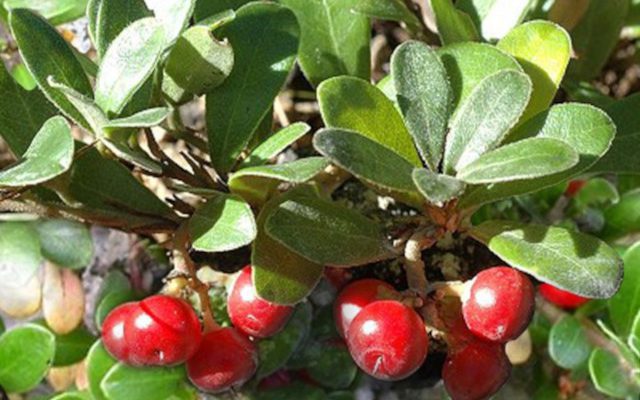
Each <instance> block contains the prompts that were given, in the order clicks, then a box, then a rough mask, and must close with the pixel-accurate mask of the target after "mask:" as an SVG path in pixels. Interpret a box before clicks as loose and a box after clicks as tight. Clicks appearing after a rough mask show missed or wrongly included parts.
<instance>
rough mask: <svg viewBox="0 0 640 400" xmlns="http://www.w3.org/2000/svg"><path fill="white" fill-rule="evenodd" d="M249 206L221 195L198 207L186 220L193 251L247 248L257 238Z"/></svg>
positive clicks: (237, 199)
mask: <svg viewBox="0 0 640 400" xmlns="http://www.w3.org/2000/svg"><path fill="white" fill-rule="evenodd" d="M256 230H257V228H256V221H255V220H254V218H253V212H252V211H251V207H249V205H248V204H247V203H245V202H244V200H242V198H240V197H238V196H234V195H226V194H220V195H218V196H215V197H213V198H211V199H209V200H207V202H206V203H205V204H204V205H203V206H201V207H200V208H198V210H197V211H196V213H195V214H194V215H193V216H192V217H191V220H190V221H189V232H190V233H191V239H192V242H193V248H194V249H196V250H200V251H208V252H223V251H230V250H234V249H237V248H240V247H242V246H246V245H248V244H249V243H251V242H252V241H253V239H255V237H256Z"/></svg>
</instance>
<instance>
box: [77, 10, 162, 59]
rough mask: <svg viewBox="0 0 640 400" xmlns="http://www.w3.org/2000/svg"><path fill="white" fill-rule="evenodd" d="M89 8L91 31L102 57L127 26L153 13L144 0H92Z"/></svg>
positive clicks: (95, 45)
mask: <svg viewBox="0 0 640 400" xmlns="http://www.w3.org/2000/svg"><path fill="white" fill-rule="evenodd" d="M87 9H88V10H89V13H88V14H89V33H90V34H91V38H92V39H93V44H94V47H95V48H96V51H97V52H98V57H100V58H103V57H104V55H105V53H106V52H107V49H108V48H109V46H110V45H111V43H112V42H113V41H114V40H115V39H116V38H117V37H118V35H119V34H120V32H122V31H123V30H124V29H125V28H126V27H127V26H129V25H131V24H132V23H133V22H135V21H137V20H139V19H142V18H145V17H151V16H152V15H153V14H152V13H151V11H149V9H148V8H147V6H146V5H145V3H144V0H90V1H89V5H88V6H87Z"/></svg>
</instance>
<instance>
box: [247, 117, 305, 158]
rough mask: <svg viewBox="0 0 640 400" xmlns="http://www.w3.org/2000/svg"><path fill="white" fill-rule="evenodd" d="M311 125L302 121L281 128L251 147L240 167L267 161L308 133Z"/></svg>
mask: <svg viewBox="0 0 640 400" xmlns="http://www.w3.org/2000/svg"><path fill="white" fill-rule="evenodd" d="M310 130H311V127H310V126H309V125H307V124H305V123H304V122H296V123H293V124H291V125H289V126H287V127H286V128H283V129H281V130H280V131H278V132H276V133H274V134H273V136H271V137H270V138H269V139H267V140H265V141H264V142H262V143H261V144H260V145H258V147H256V148H255V149H253V151H252V152H251V153H249V155H248V156H247V158H246V159H245V160H244V161H243V162H242V164H240V168H247V167H255V166H258V165H263V164H266V163H267V162H269V160H270V159H272V158H273V157H275V156H277V155H278V154H280V153H281V152H282V151H284V150H285V149H286V148H287V147H289V146H290V145H291V144H293V143H294V142H296V141H297V140H298V139H300V138H301V137H303V136H304V135H306V134H307V133H309V131H310Z"/></svg>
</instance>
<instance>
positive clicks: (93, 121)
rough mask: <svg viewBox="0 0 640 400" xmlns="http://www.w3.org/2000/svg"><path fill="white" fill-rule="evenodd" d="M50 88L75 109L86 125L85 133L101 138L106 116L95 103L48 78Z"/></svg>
mask: <svg viewBox="0 0 640 400" xmlns="http://www.w3.org/2000/svg"><path fill="white" fill-rule="evenodd" d="M47 81H48V83H49V85H50V86H51V88H53V89H56V90H57V91H58V92H59V93H62V94H63V95H64V96H65V97H66V98H67V100H68V101H69V103H71V104H72V105H73V106H74V107H75V109H76V110H77V111H78V113H80V115H82V117H83V118H84V121H86V123H87V128H88V129H87V131H88V132H89V133H90V134H93V135H95V136H96V137H98V138H101V137H102V136H103V134H102V133H103V132H102V127H103V126H104V124H106V122H107V116H106V115H105V113H104V112H103V111H102V110H101V109H100V107H98V106H97V105H96V103H95V102H94V101H93V100H92V99H90V98H89V97H87V96H85V95H83V94H82V93H79V92H78V91H77V90H75V89H73V88H70V87H69V86H67V85H65V84H63V83H59V82H57V81H56V80H55V79H54V78H53V77H49V79H48V80H47Z"/></svg>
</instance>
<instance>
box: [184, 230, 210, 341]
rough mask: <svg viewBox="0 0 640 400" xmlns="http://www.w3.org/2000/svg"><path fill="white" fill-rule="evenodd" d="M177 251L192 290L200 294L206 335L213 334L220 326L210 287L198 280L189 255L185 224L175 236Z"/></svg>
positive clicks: (187, 232) (194, 266)
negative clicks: (215, 316) (213, 307)
mask: <svg viewBox="0 0 640 400" xmlns="http://www.w3.org/2000/svg"><path fill="white" fill-rule="evenodd" d="M174 246H175V250H176V251H177V252H178V253H179V254H180V255H181V256H182V259H183V260H184V263H185V266H186V267H187V271H186V272H187V273H188V274H189V279H188V283H189V286H190V287H191V289H192V290H193V291H194V292H196V293H197V294H198V297H199V298H200V307H201V309H202V320H203V323H204V333H207V332H212V331H215V330H218V329H220V325H218V323H217V322H216V320H215V318H214V317H213V310H212V309H211V302H210V301H209V286H208V285H207V284H206V283H204V282H202V281H201V280H200V279H198V275H197V272H198V271H197V268H196V265H195V264H194V262H193V260H192V259H191V256H190V255H189V246H190V245H189V231H188V225H187V224H183V225H181V226H180V228H178V230H177V231H176V233H175V236H174Z"/></svg>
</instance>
